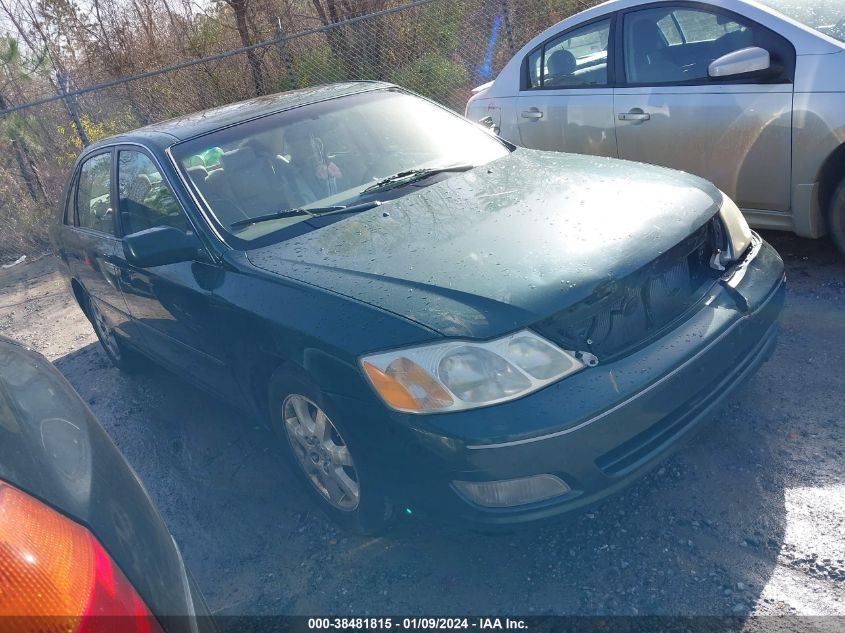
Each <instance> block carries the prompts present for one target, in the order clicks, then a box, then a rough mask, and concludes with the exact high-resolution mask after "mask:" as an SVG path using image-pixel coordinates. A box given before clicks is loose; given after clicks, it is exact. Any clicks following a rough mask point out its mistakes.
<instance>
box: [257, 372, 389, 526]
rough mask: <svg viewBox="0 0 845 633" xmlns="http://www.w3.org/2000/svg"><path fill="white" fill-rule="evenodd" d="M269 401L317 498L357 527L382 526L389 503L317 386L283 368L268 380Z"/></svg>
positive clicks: (293, 461)
mask: <svg viewBox="0 0 845 633" xmlns="http://www.w3.org/2000/svg"><path fill="white" fill-rule="evenodd" d="M270 405H271V406H270V409H271V415H272V420H271V422H272V425H273V428H274V429H275V430H276V431H277V433H278V435H279V436H280V438H281V440H282V444H283V448H284V451H285V453H287V455H288V456H289V461H290V462H291V464H292V467H293V469H294V470H295V471H296V473H297V475H298V477H299V478H300V479H301V480H302V482H303V483H304V485H305V487H306V488H307V489H308V491H309V493H310V496H311V497H312V498H313V499H314V500H315V501H316V503H317V504H318V505H319V506H320V507H321V508H322V509H323V510H324V511H325V512H326V513H327V514H328V515H329V516H330V517H331V518H332V519H334V520H335V521H336V522H338V523H340V524H341V525H343V526H344V527H347V528H349V529H353V530H355V531H357V532H359V533H362V534H372V533H375V532H378V531H380V530H381V529H383V528H384V527H385V526H386V525H387V524H388V522H389V521H390V519H391V517H392V514H393V512H392V507H391V504H390V502H389V500H388V499H387V497H386V496H385V495H384V494H383V493H382V492H381V486H380V485H379V482H378V480H377V478H376V477H375V476H373V475H372V474H371V473H370V472H369V471H368V470H367V464H366V461H365V460H364V457H363V456H362V455H360V454H358V452H357V451H356V449H355V447H354V445H353V444H350V443H349V441H348V440H349V434H348V433H347V432H346V431H345V430H344V429H343V427H342V425H341V423H340V422H339V419H338V416H336V415H335V414H334V413H333V412H330V411H329V410H328V407H327V406H326V403H325V399H324V398H323V396H322V394H321V393H320V391H319V389H318V388H316V387H315V386H313V385H311V384H309V383H308V382H307V381H306V380H303V379H302V378H299V377H297V376H294V375H293V374H291V373H288V372H285V373H283V374H280V375H277V376H276V377H274V379H273V380H272V381H271V385H270Z"/></svg>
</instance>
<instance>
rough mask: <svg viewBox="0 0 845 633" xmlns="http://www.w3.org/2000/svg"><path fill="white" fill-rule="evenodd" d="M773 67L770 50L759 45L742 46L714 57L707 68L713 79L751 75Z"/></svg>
mask: <svg viewBox="0 0 845 633" xmlns="http://www.w3.org/2000/svg"><path fill="white" fill-rule="evenodd" d="M771 69H772V60H771V57H770V55H769V51H767V50H766V49H764V48H759V47H757V46H750V47H748V48H741V49H739V50H738V51H733V52H732V53H728V54H727V55H722V56H721V57H719V58H717V59H714V60H713V61H712V62H710V66H709V67H708V68H707V74H708V75H709V76H710V78H711V79H722V78H725V77H741V76H751V75H755V74H758V73H762V72H764V71H769V70H771Z"/></svg>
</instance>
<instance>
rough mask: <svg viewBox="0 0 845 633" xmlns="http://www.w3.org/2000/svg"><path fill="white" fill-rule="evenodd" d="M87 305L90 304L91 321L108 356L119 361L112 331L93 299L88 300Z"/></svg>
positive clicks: (115, 340)
mask: <svg viewBox="0 0 845 633" xmlns="http://www.w3.org/2000/svg"><path fill="white" fill-rule="evenodd" d="M89 305H90V306H91V321H92V323H93V325H94V330H95V331H96V332H97V334H98V335H99V337H100V341H101V342H102V344H103V347H105V348H106V352H108V354H109V356H111V357H112V358H113V359H114V360H116V361H117V362H120V345H119V344H118V342H117V339H116V338H115V335H114V333H113V332H112V331H111V328H110V327H109V325H108V323H106V319H105V317H104V316H103V314H102V313H101V312H100V310H99V309H98V308H97V306H96V304H95V303H94V302H93V301H90V303H89Z"/></svg>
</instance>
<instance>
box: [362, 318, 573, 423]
mask: <svg viewBox="0 0 845 633" xmlns="http://www.w3.org/2000/svg"><path fill="white" fill-rule="evenodd" d="M584 366H585V365H584V363H582V362H581V361H580V360H579V359H578V358H576V357H575V355H574V353H573V352H567V351H565V350H562V349H560V348H559V347H557V346H556V345H554V344H553V343H551V342H549V341H547V340H546V339H544V338H542V337H540V336H538V335H537V334H534V333H533V332H531V331H529V330H522V331H520V332H517V333H515V334H510V335H508V336H504V337H502V338H499V339H496V340H493V341H487V342H484V343H475V342H471V341H448V342H445V343H434V344H432V345H424V346H421V347H414V348H410V349H403V350H397V351H392V352H384V353H381V354H373V355H372V356H365V357H363V358H361V368H362V369H363V371H364V374H365V375H366V376H367V378H368V379H369V381H370V383H371V384H372V385H373V388H374V389H375V390H376V392H377V393H378V394H379V396H381V398H382V400H384V401H385V403H387V404H388V405H389V406H390V407H392V408H394V409H397V410H398V411H406V412H409V413H434V412H445V411H459V410H462V409H473V408H476V407H483V406H487V405H490V404H496V403H498V402H505V401H507V400H513V399H514V398H519V397H520V396H524V395H526V394H528V393H531V392H533V391H537V390H538V389H541V388H543V387H545V386H546V385H548V384H550V383H552V382H555V381H557V380H560V379H561V378H564V377H565V376H568V375H570V374H573V373H575V372H577V371H580V370H581V369H583V368H584Z"/></svg>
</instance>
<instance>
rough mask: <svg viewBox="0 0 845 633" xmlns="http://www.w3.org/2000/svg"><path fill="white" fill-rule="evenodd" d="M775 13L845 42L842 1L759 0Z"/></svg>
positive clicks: (843, 6) (844, 19)
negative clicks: (777, 12)
mask: <svg viewBox="0 0 845 633" xmlns="http://www.w3.org/2000/svg"><path fill="white" fill-rule="evenodd" d="M760 2H761V3H762V4H765V5H768V6H770V7H771V8H772V9H774V10H775V11H779V12H781V13H783V14H784V15H786V16H788V17H790V18H792V19H793V20H796V21H797V22H801V23H802V24H806V25H807V26H809V27H810V28H813V29H816V30H817V31H820V32H821V33H824V34H825V35H829V36H830V37H834V38H836V39H838V40H839V41H840V42H845V3H843V2H842V0H813V1H812V2H808V1H807V0H760Z"/></svg>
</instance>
